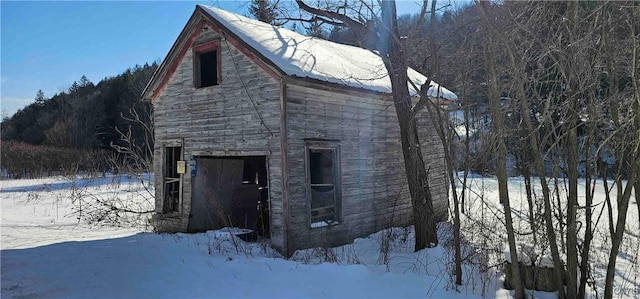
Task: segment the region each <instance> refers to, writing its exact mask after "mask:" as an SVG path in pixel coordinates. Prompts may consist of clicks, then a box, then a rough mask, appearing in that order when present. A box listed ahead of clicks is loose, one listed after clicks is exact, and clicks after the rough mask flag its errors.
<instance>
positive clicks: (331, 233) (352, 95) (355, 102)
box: [286, 84, 447, 250]
mask: <svg viewBox="0 0 640 299" xmlns="http://www.w3.org/2000/svg"><path fill="white" fill-rule="evenodd" d="M286 105H287V106H286V109H287V142H288V149H287V155H288V157H287V159H288V161H287V171H288V182H289V184H288V189H289V213H290V215H291V216H290V217H291V219H290V235H289V238H290V239H289V250H295V249H299V248H308V247H316V246H334V245H338V244H344V243H348V242H351V241H352V240H353V239H354V238H356V237H362V236H365V235H367V234H370V233H373V232H375V231H378V230H380V229H383V228H387V227H390V226H403V225H409V224H411V222H412V216H411V215H412V212H411V203H410V196H409V191H408V186H407V180H406V176H405V173H404V160H403V157H402V150H401V147H400V128H399V126H398V123H397V118H396V113H395V108H394V106H393V101H392V100H391V98H390V97H389V96H381V95H380V94H376V93H364V92H355V91H348V92H336V90H335V89H334V90H333V91H332V90H331V89H328V88H324V89H318V88H313V87H304V86H301V84H300V85H297V84H287V90H286ZM429 127H431V126H429ZM422 131H425V137H429V138H427V139H423V141H426V142H423V145H424V146H423V150H424V152H425V155H432V154H433V155H434V156H433V157H431V156H429V158H428V159H429V160H428V161H427V162H425V163H428V166H427V167H429V165H430V166H431V171H430V173H431V177H430V179H431V180H430V182H431V187H432V191H434V192H444V194H442V195H438V196H437V198H438V200H445V202H444V203H442V202H438V203H436V204H435V208H436V210H437V211H438V213H439V214H440V215H442V214H444V215H446V208H447V203H446V183H445V184H444V185H443V182H444V177H443V178H440V177H438V176H441V175H442V174H444V171H443V169H442V166H443V165H444V164H442V163H441V162H440V161H439V159H441V158H442V153H441V151H442V147H441V146H440V147H438V146H437V144H434V143H433V138H431V137H433V134H431V130H430V129H428V127H426V128H421V132H422ZM305 138H306V139H326V140H339V146H340V154H341V157H340V160H341V165H340V169H341V178H342V222H341V223H340V224H338V225H333V226H327V227H321V228H310V223H309V212H308V202H309V199H308V198H307V193H306V168H305V163H306V161H305V152H304V151H305V141H304V139H305ZM435 138H437V136H435ZM443 186H444V188H443Z"/></svg>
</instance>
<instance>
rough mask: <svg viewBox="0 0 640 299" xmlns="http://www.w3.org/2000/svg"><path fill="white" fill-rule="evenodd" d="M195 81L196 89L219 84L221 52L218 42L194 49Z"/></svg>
mask: <svg viewBox="0 0 640 299" xmlns="http://www.w3.org/2000/svg"><path fill="white" fill-rule="evenodd" d="M193 59H194V61H193V79H194V80H193V81H194V85H195V86H196V88H201V87H208V86H214V85H218V84H219V75H220V51H219V48H218V42H217V41H214V42H210V43H206V44H202V45H197V46H194V47H193Z"/></svg>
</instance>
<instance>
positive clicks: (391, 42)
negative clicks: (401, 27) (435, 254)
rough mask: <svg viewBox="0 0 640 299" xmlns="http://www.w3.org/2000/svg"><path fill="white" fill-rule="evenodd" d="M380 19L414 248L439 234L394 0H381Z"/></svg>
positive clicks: (426, 244)
mask: <svg viewBox="0 0 640 299" xmlns="http://www.w3.org/2000/svg"><path fill="white" fill-rule="evenodd" d="M382 22H383V27H384V29H383V30H382V31H383V32H382V38H381V41H382V42H386V47H383V50H382V51H381V56H382V59H383V61H384V64H385V66H386V68H387V71H388V72H389V78H390V79H391V88H392V92H393V98H394V104H395V108H396V115H397V117H398V123H399V125H400V140H401V145H402V153H403V155H404V165H405V171H406V173H407V181H408V184H409V193H410V194H411V205H412V208H413V217H414V225H415V230H416V244H415V248H414V249H415V251H418V250H421V249H424V248H431V247H434V246H436V245H438V234H437V229H436V219H435V215H434V212H433V200H432V197H431V192H430V190H429V178H428V174H427V171H426V169H425V165H424V159H423V157H422V151H421V149H420V141H419V139H418V128H417V126H416V120H415V118H414V116H413V111H411V96H410V95H409V89H408V87H407V82H408V77H407V58H406V53H405V52H404V49H403V45H402V44H401V42H400V33H399V32H398V23H397V17H396V4H395V1H382ZM385 29H386V30H385ZM385 48H386V49H385ZM385 50H386V51H385Z"/></svg>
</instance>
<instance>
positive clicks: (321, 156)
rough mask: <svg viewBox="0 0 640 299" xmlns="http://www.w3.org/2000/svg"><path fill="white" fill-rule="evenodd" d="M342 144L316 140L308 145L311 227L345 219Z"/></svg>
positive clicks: (335, 222)
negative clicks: (342, 215) (341, 186)
mask: <svg viewBox="0 0 640 299" xmlns="http://www.w3.org/2000/svg"><path fill="white" fill-rule="evenodd" d="M338 153H339V151H338V145H337V143H335V142H326V141H322V142H319V141H315V142H308V144H307V169H308V178H307V185H308V188H307V190H308V195H309V214H310V215H309V217H310V223H311V227H322V226H326V225H331V224H337V223H339V221H340V218H341V205H342V204H341V194H340V168H339V156H338Z"/></svg>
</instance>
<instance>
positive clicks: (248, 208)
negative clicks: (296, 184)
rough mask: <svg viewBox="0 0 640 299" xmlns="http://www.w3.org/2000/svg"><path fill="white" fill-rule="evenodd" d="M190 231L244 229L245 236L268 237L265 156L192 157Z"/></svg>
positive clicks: (250, 238)
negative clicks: (193, 165)
mask: <svg viewBox="0 0 640 299" xmlns="http://www.w3.org/2000/svg"><path fill="white" fill-rule="evenodd" d="M194 159H195V161H196V171H195V176H194V177H192V203H191V205H192V206H191V214H190V215H189V217H190V219H189V231H204V230H209V229H220V228H223V227H237V228H242V229H245V230H244V233H242V234H239V236H240V237H241V238H243V239H245V240H256V239H257V238H259V237H268V236H269V233H270V230H269V189H268V188H269V185H268V175H267V159H266V157H265V156H244V157H205V156H202V157H195V158H194Z"/></svg>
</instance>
